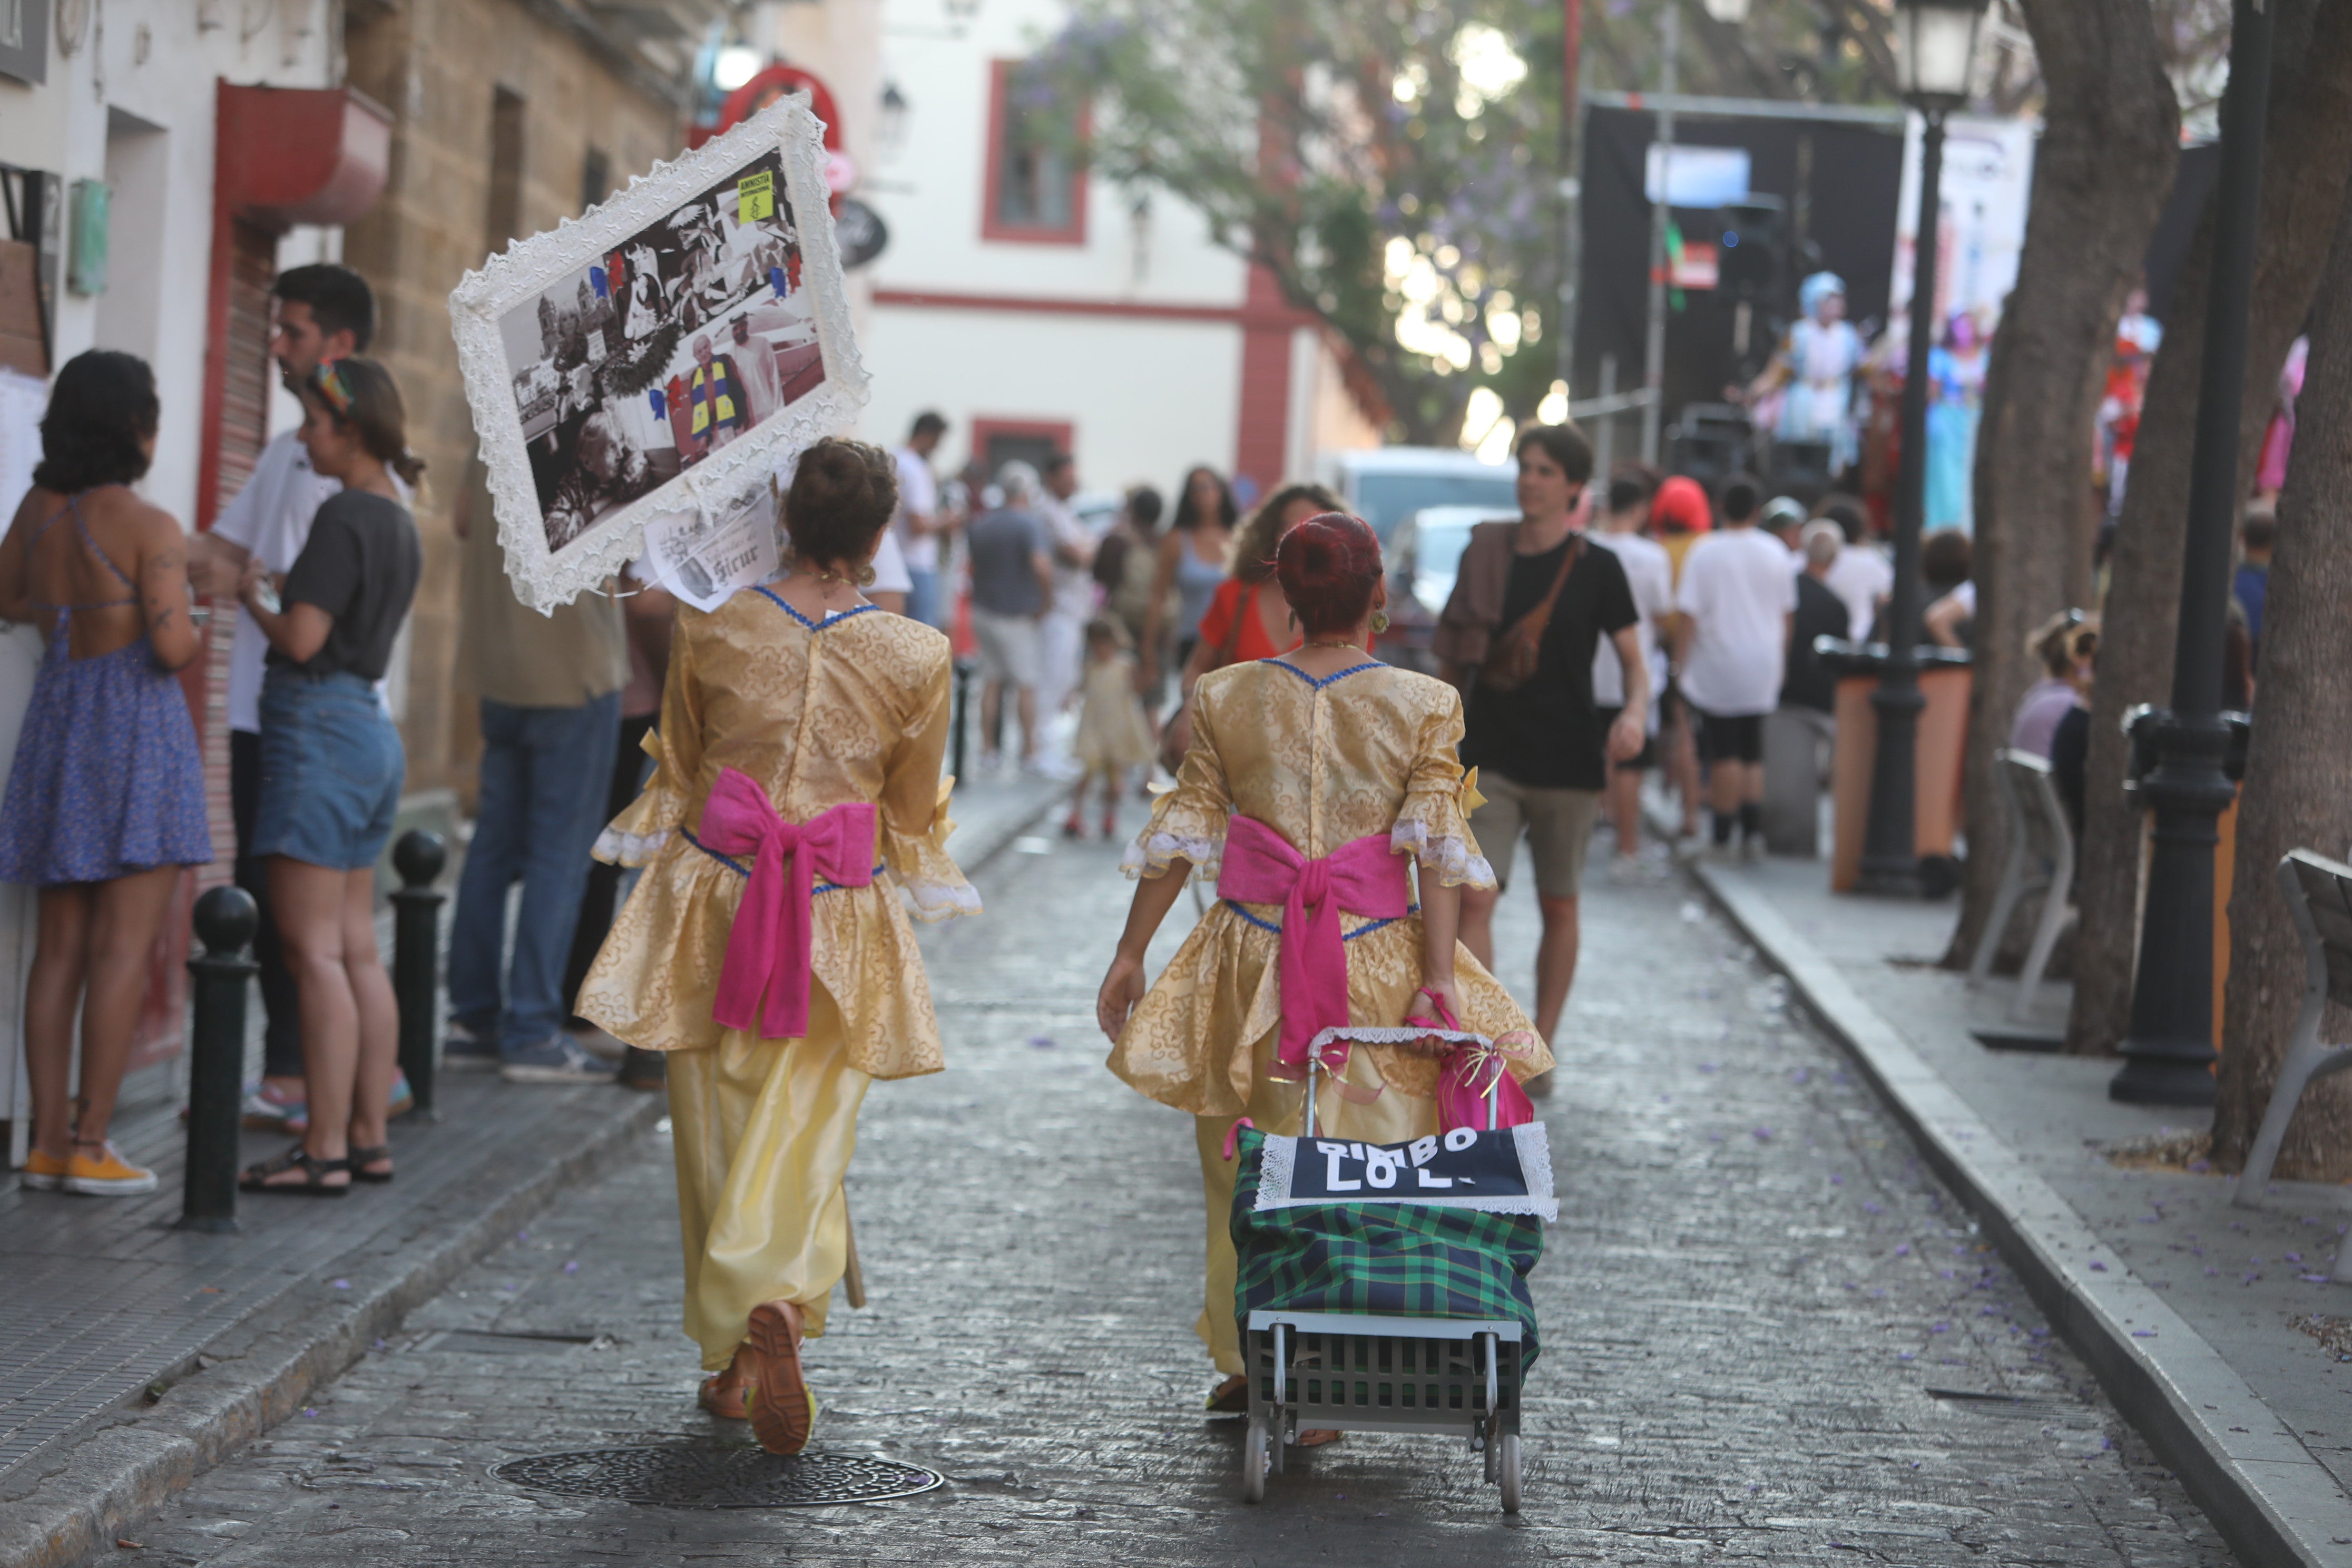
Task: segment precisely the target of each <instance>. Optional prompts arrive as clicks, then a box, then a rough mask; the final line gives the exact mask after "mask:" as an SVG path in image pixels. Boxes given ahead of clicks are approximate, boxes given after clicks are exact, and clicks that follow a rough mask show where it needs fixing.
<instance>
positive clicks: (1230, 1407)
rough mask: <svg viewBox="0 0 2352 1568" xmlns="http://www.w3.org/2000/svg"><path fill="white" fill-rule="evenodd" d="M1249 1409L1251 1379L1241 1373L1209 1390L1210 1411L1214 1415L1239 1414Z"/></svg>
mask: <svg viewBox="0 0 2352 1568" xmlns="http://www.w3.org/2000/svg"><path fill="white" fill-rule="evenodd" d="M1248 1409H1249V1379H1248V1378H1246V1377H1244V1376H1243V1375H1242V1374H1241V1373H1234V1375H1233V1376H1231V1377H1229V1378H1227V1379H1225V1381H1224V1382H1223V1383H1221V1384H1217V1386H1216V1387H1214V1388H1213V1389H1211V1390H1210V1391H1209V1404H1208V1411H1209V1414H1210V1415H1241V1414H1243V1413H1244V1412H1245V1411H1246V1410H1248Z"/></svg>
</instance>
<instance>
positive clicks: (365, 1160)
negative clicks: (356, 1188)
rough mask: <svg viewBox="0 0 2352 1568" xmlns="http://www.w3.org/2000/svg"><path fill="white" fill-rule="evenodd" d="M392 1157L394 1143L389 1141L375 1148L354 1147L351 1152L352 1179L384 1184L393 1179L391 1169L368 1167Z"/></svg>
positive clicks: (379, 1184)
mask: <svg viewBox="0 0 2352 1568" xmlns="http://www.w3.org/2000/svg"><path fill="white" fill-rule="evenodd" d="M391 1158H392V1145H391V1144H389V1143H379V1144H377V1145H376V1146H375V1147H374V1148H373V1149H353V1150H352V1152H351V1167H352V1180H353V1181H354V1182H373V1183H374V1184H376V1185H378V1186H382V1185H383V1184H384V1183H386V1182H388V1181H390V1180H392V1178H393V1176H394V1173H393V1172H391V1171H371V1170H369V1169H367V1167H368V1166H370V1165H374V1164H381V1163H384V1162H385V1161H388V1160H390V1159H391Z"/></svg>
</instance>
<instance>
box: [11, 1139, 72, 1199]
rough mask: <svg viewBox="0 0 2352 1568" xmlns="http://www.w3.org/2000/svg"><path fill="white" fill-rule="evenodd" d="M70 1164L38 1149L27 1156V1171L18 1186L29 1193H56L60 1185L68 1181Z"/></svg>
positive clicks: (19, 1178)
mask: <svg viewBox="0 0 2352 1568" xmlns="http://www.w3.org/2000/svg"><path fill="white" fill-rule="evenodd" d="M67 1163H68V1162H66V1161H64V1160H60V1159H58V1157H57V1156H56V1155H54V1154H44V1153H42V1152H40V1151H39V1150H38V1149H36V1150H34V1151H33V1152H31V1153H29V1154H27V1155H26V1156H25V1169H24V1172H23V1173H21V1174H20V1175H18V1176H17V1178H16V1184H17V1185H18V1186H20V1187H23V1188H24V1189H25V1190H26V1191H27V1192H34V1193H54V1192H56V1191H57V1190H58V1183H59V1182H62V1181H64V1180H65V1179H66V1165H67Z"/></svg>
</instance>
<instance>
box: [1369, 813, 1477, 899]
mask: <svg viewBox="0 0 2352 1568" xmlns="http://www.w3.org/2000/svg"><path fill="white" fill-rule="evenodd" d="M1389 847H1390V849H1391V850H1392V851H1394V852H1395V853H1397V854H1400V855H1410V856H1412V858H1414V859H1415V860H1417V861H1419V862H1420V863H1421V868H1422V871H1423V874H1424V875H1426V876H1433V877H1435V878H1436V879H1437V885H1438V886H1439V887H1441V888H1480V889H1486V888H1492V887H1493V886H1494V885H1495V868H1494V867H1492V866H1490V865H1488V864H1487V863H1486V857H1485V856H1484V855H1482V854H1480V853H1479V852H1478V840H1477V839H1475V838H1474V837H1471V835H1470V829H1469V827H1468V826H1467V825H1466V824H1465V826H1463V828H1462V831H1461V832H1459V833H1432V832H1431V831H1430V829H1429V825H1428V824H1427V823H1426V822H1421V821H1416V820H1414V819H1413V818H1411V817H1404V816H1400V817H1399V818H1397V825H1396V826H1395V827H1393V828H1391V830H1390V832H1389Z"/></svg>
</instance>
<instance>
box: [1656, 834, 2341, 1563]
mask: <svg viewBox="0 0 2352 1568" xmlns="http://www.w3.org/2000/svg"><path fill="white" fill-rule="evenodd" d="M1696 874H1697V877H1698V879H1699V881H1700V882H1701V883H1702V884H1703V885H1704V886H1705V887H1706V889H1708V890H1709V891H1711V892H1712V893H1713V894H1714V896H1715V897H1716V899H1717V900H1718V902H1719V903H1720V904H1721V905H1722V906H1723V908H1724V910H1726V912H1727V913H1728V914H1729V915H1730V916H1731V918H1732V919H1733V921H1735V922H1737V923H1738V925H1740V926H1741V927H1742V928H1743V929H1744V930H1745V931H1747V933H1748V935H1749V936H1750V937H1751V938H1752V939H1753V940H1754V941H1755V942H1757V944H1758V945H1759V947H1760V948H1761V949H1762V950H1763V951H1764V952H1765V954H1766V955H1767V957H1768V958H1769V961H1770V962H1771V963H1773V964H1774V965H1775V966H1776V967H1778V968H1780V969H1781V970H1782V971H1784V972H1785V973H1787V974H1788V975H1789V976H1790V979H1791V980H1792V981H1793V982H1794V984H1795V986H1796V989H1797V991H1798V992H1799V993H1800V994H1801V995H1802V996H1803V998H1804V1000H1805V1001H1806V1002H1807V1003H1808V1005H1811V1008H1812V1009H1813V1011H1814V1012H1815V1013H1817V1014H1818V1015H1819V1016H1821V1017H1822V1020H1823V1021H1824V1022H1825V1023H1826V1024H1827V1025H1828V1026H1829V1027H1830V1028H1831V1030H1832V1032H1833V1033H1836V1034H1838V1035H1840V1036H1842V1037H1843V1038H1844V1041H1845V1043H1846V1044H1847V1046H1848V1047H1849V1048H1851V1049H1852V1050H1853V1051H1854V1053H1855V1054H1856V1055H1857V1056H1858V1057H1859V1058H1861V1060H1862V1063H1863V1066H1864V1068H1865V1069H1866V1070H1868V1071H1869V1072H1870V1073H1871V1075H1872V1076H1873V1077H1874V1079H1876V1080H1877V1082H1878V1085H1879V1087H1880V1089H1882V1090H1883V1091H1884V1092H1885V1094H1886V1095H1887V1096H1888V1098H1889V1099H1890V1100H1892V1101H1893V1102H1894V1103H1895V1106H1896V1108H1897V1110H1898V1112H1899V1114H1901V1115H1902V1116H1903V1117H1904V1119H1905V1120H1906V1121H1907V1122H1908V1123H1909V1124H1910V1126H1911V1128H1912V1130H1913V1131H1914V1132H1915V1134H1916V1136H1917V1137H1918V1138H1919V1140H1920V1142H1921V1144H1922V1146H1923V1147H1924V1148H1925V1149H1926V1150H1927V1152H1928V1153H1929V1155H1930V1157H1931V1158H1932V1159H1933V1160H1934V1161H1935V1162H1936V1163H1937V1167H1938V1169H1939V1171H1940V1172H1941V1173H1942V1174H1943V1175H1944V1176H1945V1177H1946V1179H1947V1180H1948V1181H1950V1182H1952V1183H1953V1184H1954V1185H1955V1186H1956V1187H1957V1188H1958V1189H1959V1191H1960V1192H1961V1194H1963V1196H1964V1198H1965V1199H1966V1201H1967V1202H1968V1203H1969V1205H1970V1207H1971V1208H1972V1209H1974V1210H1975V1211H1976V1212H1977V1213H1978V1214H1979V1217H1980V1218H1981V1219H1982V1220H1983V1221H1984V1222H1985V1223H1986V1226H1987V1229H1988V1230H1989V1232H1990V1234H1992V1235H1993V1236H1994V1237H1997V1238H1998V1239H1999V1241H2000V1245H2001V1248H2002V1251H2003V1253H2004V1254H2005V1255H2006V1256H2007V1258H2008V1259H2009V1261H2010V1262H2011V1265H2012V1266H2014V1267H2016V1268H2018V1270H2019V1272H2020V1273H2021V1275H2022V1276H2023V1277H2024V1279H2026V1281H2027V1283H2028V1285H2029V1286H2030V1287H2031V1288H2032V1290H2033V1292H2034V1294H2035V1297H2036V1299H2037V1300H2039V1302H2040V1303H2041V1305H2042V1308H2043V1309H2044V1310H2047V1311H2048V1312H2049V1313H2050V1314H2051V1316H2052V1318H2053V1321H2056V1322H2058V1323H2059V1324H2060V1325H2061V1327H2062V1328H2063V1330H2064V1331H2065V1332H2066V1333H2067V1334H2068V1336H2069V1338H2070V1339H2071V1340H2072V1341H2073V1342H2074V1344H2075V1346H2076V1348H2077V1349H2078V1350H2080V1351H2081V1352H2083V1354H2084V1357H2085V1359H2086V1360H2088V1361H2089V1362H2090V1363H2092V1365H2093V1366H2094V1367H2095V1369H2096V1370H2097V1372H2098V1373H2099V1375H2100V1377H2101V1379H2102V1380H2103V1381H2104V1382H2105V1384H2106V1386H2107V1388H2108V1390H2109V1392H2110V1393H2111V1394H2113V1395H2114V1396H2115V1398H2116V1403H2117V1404H2118V1405H2119V1406H2120V1407H2121V1408H2122V1409H2123V1410H2124V1412H2125V1413H2126V1415H2129V1416H2131V1417H2132V1419H2133V1420H2134V1421H2135V1422H2136V1423H2137V1424H2138V1426H2140V1428H2141V1429H2142V1431H2144V1432H2145V1433H2147V1436H2148V1437H2149V1439H2150V1440H2151V1442H2153V1443H2154V1444H2155V1446H2156V1447H2157V1450H2158V1453H2159V1454H2160V1455H2162V1456H2163V1457H2164V1458H2165V1460H2166V1462H2167V1463H2168V1464H2170V1465H2172V1466H2173V1467H2174V1468H2176V1469H2178V1470H2179V1473H2180V1474H2181V1477H2182V1479H2183V1480H2184V1481H2185V1482H2186V1483H2187V1484H2188V1486H2189V1489H2190V1492H2191V1494H2192V1495H2194V1496H2196V1497H2197V1498H2198V1500H2199V1501H2200V1502H2201V1503H2202V1504H2203V1505H2204V1506H2205V1508H2206V1509H2207V1510H2208V1511H2209V1513H2210V1515H2211V1516H2212V1518H2213V1520H2214V1521H2215V1523H2216V1524H2217V1525H2219V1526H2220V1527H2221V1531H2222V1532H2223V1534H2224V1535H2225V1536H2227V1537H2228V1538H2229V1539H2230V1540H2231V1542H2232V1544H2233V1545H2234V1546H2235V1547H2236V1548H2237V1550H2238V1551H2239V1552H2240V1553H2241V1554H2242V1555H2243V1556H2244V1557H2245V1558H2246V1560H2247V1561H2249V1562H2262V1563H2284V1562H2302V1563H2352V1499H2347V1495H2346V1489H2347V1483H2352V1403H2347V1402H2352V1364H2347V1363H2352V1353H2347V1352H2352V1316H2347V1314H2352V1293H2347V1289H2346V1288H2344V1287H2341V1286H2336V1285H2331V1284H2330V1283H2329V1282H2328V1274H2329V1268H2330V1265H2331V1263H2332V1262H2333V1260H2334V1258H2335V1254H2336V1248H2337V1247H2338V1246H2340V1245H2343V1243H2342V1241H2341V1238H2342V1237H2344V1235H2345V1234H2346V1232H2347V1226H2352V1192H2347V1190H2346V1189H2345V1188H2342V1187H2332V1186H2319V1185H2312V1184H2300V1183H2285V1182H2282V1183H2277V1184H2274V1185H2273V1189H2272V1190H2271V1192H2270V1193H2269V1194H2267V1195H2266V1196H2265V1198H2264V1201H2263V1205H2262V1207H2261V1208H2260V1209H2256V1210H2250V1209H2242V1208H2237V1207H2234V1206H2232V1205H2231V1194H2232V1192H2233V1189H2234V1185H2235V1184H2234V1183H2233V1182H2232V1181H2231V1180H2230V1179H2229V1178H2226V1177H2222V1176H2220V1175H2214V1174H2197V1173H2184V1172H2179V1171H2167V1170H2151V1169H2132V1168H2126V1167H2125V1166H2122V1165H2119V1164H2117V1163H2115V1162H2114V1161H2112V1160H2110V1159H2109V1158H2108V1157H2107V1154H2106V1152H2105V1151H2107V1150H2109V1149H2112V1148H2114V1147H2116V1146H2117V1145H2121V1144H2126V1143H2129V1142H2132V1141H2134V1140H2139V1139H2147V1138H2151V1137H2155V1136H2159V1135H2162V1134H2165V1133H2168V1132H2179V1131H2201V1130H2202V1129H2203V1127H2204V1126H2205V1125H2206V1124H2207V1121H2208V1119H2207V1117H2206V1115H2205V1113H2203V1112H2200V1111H2194V1110H2157V1109H2150V1108H2147V1107H2140V1106H2130V1105H2119V1104H2116V1103H2115V1102H2114V1101H2112V1100H2109V1099H2108V1098H2107V1095H2106V1085H2107V1080H2108V1079H2110V1078H2111V1077H2113V1075H2114V1073H2115V1070H2116V1063H2115V1062H2114V1061H2113V1060H2111V1059H2105V1058H2074V1057H2066V1056H2060V1055H2054V1054H2041V1053H2032V1052H2021V1051H2017V1050H2006V1049H2005V1050H1994V1049H1990V1048H1988V1047H1986V1046H1985V1045H1983V1044H1980V1043H1979V1040H1978V1039H1977V1038H1976V1037H1975V1036H1974V1035H1973V1034H1972V1033H1971V1029H1972V1028H1980V1029H1984V1030H1986V1031H1987V1032H1988V1033H1991V1032H1996V1031H2009V1030H2011V1029H2013V1027H2014V1026H2011V1025H2008V1024H2007V1023H2006V1022H2005V1017H2004V1016H2005V1014H2006V1011H2007V1007H2008V1004H2009V1001H2010V999H2011V994H2013V989H2014V986H2015V982H2014V981H2011V980H1999V979H1996V980H1994V981H1992V982H1990V983H1989V984H1987V986H1986V987H1985V989H1984V991H1983V992H1982V993H1981V994H1974V993H1971V992H1970V991H1969V988H1968V986H1967V984H1966V980H1965V977H1964V976H1963V975H1961V974H1959V973H1955V972H1953V971H1948V970H1943V969H1939V968H1937V967H1935V966H1934V965H1935V963H1936V962H1937V960H1938V959H1939V958H1940V956H1941V955H1942V953H1943V952H1944V950H1945V947H1946V946H1947V944H1948V939H1949V936H1950V933H1951V928H1952V925H1953V922H1954V921H1955V919H1956V918H1957V914H1958V906H1957V905H1956V904H1953V903H1943V904H1917V903H1908V904H1906V903H1899V902H1894V901H1890V900H1873V899H1863V898H1855V897H1838V896H1834V895H1832V894H1831V893H1830V892H1829V891H1828V885H1827V874H1826V868H1825V867H1824V866H1823V865H1822V863H1820V862H1811V861H1794V860H1776V861H1769V862H1766V863H1764V864H1760V865H1753V866H1728V865H1715V864H1701V865H1699V866H1698V867H1697V868H1696ZM2065 990H2066V988H2065V987H2064V986H2063V985H2059V986H2052V987H2050V988H2049V991H2048V992H2047V993H2046V994H2045V995H2044V996H2043V997H2042V1004H2041V1011H2042V1018H2041V1020H2040V1021H2042V1022H2043V1023H2045V1024H2046V1025H2047V1026H2049V1027H2051V1028H2053V1029H2054V1028H2055V1027H2057V1026H2059V1024H2060V1022H2061V1021H2062V1020H2063V1017H2064V1008H2065V1003H2066V997H2065Z"/></svg>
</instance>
